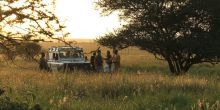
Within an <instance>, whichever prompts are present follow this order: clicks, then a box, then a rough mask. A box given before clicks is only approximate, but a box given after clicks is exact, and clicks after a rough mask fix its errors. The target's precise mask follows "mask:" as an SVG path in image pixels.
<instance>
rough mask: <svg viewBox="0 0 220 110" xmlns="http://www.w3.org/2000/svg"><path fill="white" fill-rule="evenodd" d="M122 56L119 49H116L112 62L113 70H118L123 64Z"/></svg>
mask: <svg viewBox="0 0 220 110" xmlns="http://www.w3.org/2000/svg"><path fill="white" fill-rule="evenodd" d="M120 60H121V57H120V55H119V54H118V50H114V55H113V57H112V63H113V72H118V71H119V68H120V66H121V62H120Z"/></svg>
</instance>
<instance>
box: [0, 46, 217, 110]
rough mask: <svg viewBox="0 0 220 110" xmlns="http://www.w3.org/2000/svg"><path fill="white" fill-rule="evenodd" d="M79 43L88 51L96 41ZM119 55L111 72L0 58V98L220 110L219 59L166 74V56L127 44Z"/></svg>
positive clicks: (98, 108) (128, 108) (69, 108)
mask: <svg viewBox="0 0 220 110" xmlns="http://www.w3.org/2000/svg"><path fill="white" fill-rule="evenodd" d="M42 45H43V47H44V48H47V47H49V46H51V45H54V44H47V45H45V44H42ZM56 45H61V44H56ZM78 45H79V46H82V47H83V48H84V49H85V51H87V52H89V51H90V50H95V49H96V48H97V47H98V46H97V45H96V44H95V43H88V42H87V43H79V44H78ZM102 50H103V52H104V53H105V52H106V50H107V49H106V48H102ZM103 55H104V54H103ZM120 55H121V58H122V68H121V71H120V72H119V73H117V74H113V75H112V76H111V75H110V74H107V73H99V74H97V73H83V72H76V73H69V74H64V73H47V72H42V71H39V70H38V65H37V64H36V63H35V62H27V61H23V60H16V62H15V64H16V65H8V64H7V62H4V61H1V63H0V67H1V69H0V88H2V89H3V90H5V93H4V94H3V95H2V96H1V98H0V99H1V100H3V99H5V98H6V99H7V100H9V99H10V101H12V102H18V103H19V104H25V105H27V106H28V107H29V108H31V107H33V106H34V105H36V104H39V105H40V108H41V109H43V110H192V109H193V110H220V102H219V100H220V65H215V66H213V65H209V64H200V65H195V66H194V67H193V68H192V69H190V71H189V73H187V74H186V75H183V76H170V75H169V70H168V67H167V64H166V62H163V61H160V60H156V59H155V58H154V57H153V56H152V55H151V54H149V53H147V52H144V51H140V50H138V49H136V48H129V49H126V50H123V51H121V52H120ZM89 56H90V55H88V57H89ZM2 102H3V101H0V104H2ZM0 109H1V107H0Z"/></svg>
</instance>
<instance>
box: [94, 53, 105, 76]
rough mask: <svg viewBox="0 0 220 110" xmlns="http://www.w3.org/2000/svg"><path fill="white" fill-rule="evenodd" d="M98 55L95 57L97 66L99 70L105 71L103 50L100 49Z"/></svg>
mask: <svg viewBox="0 0 220 110" xmlns="http://www.w3.org/2000/svg"><path fill="white" fill-rule="evenodd" d="M97 53H98V55H97V56H96V57H95V62H94V63H95V67H96V71H97V72H103V59H102V54H101V50H98V52H97Z"/></svg>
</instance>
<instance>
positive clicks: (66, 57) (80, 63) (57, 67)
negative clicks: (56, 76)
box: [47, 46, 90, 72]
mask: <svg viewBox="0 0 220 110" xmlns="http://www.w3.org/2000/svg"><path fill="white" fill-rule="evenodd" d="M47 63H48V66H49V68H50V69H51V71H52V72H57V71H61V72H66V71H76V70H79V69H82V70H89V69H90V62H88V61H87V60H86V59H85V57H84V53H83V49H82V48H80V47H76V46H74V47H70V46H60V47H51V48H49V50H48V62H47Z"/></svg>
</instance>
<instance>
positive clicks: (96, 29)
mask: <svg viewBox="0 0 220 110" xmlns="http://www.w3.org/2000/svg"><path fill="white" fill-rule="evenodd" d="M94 8H95V6H94V4H93V0H57V2H56V14H57V16H58V17H59V18H61V21H63V22H65V23H66V25H67V31H69V32H70V33H71V34H70V37H71V38H77V39H78V38H80V39H94V38H97V37H98V36H101V35H104V34H105V33H107V32H110V31H113V29H117V28H119V27H120V23H119V19H118V16H117V14H116V13H114V14H112V15H110V16H108V17H101V15H100V13H99V12H98V11H97V10H95V9H94Z"/></svg>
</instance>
